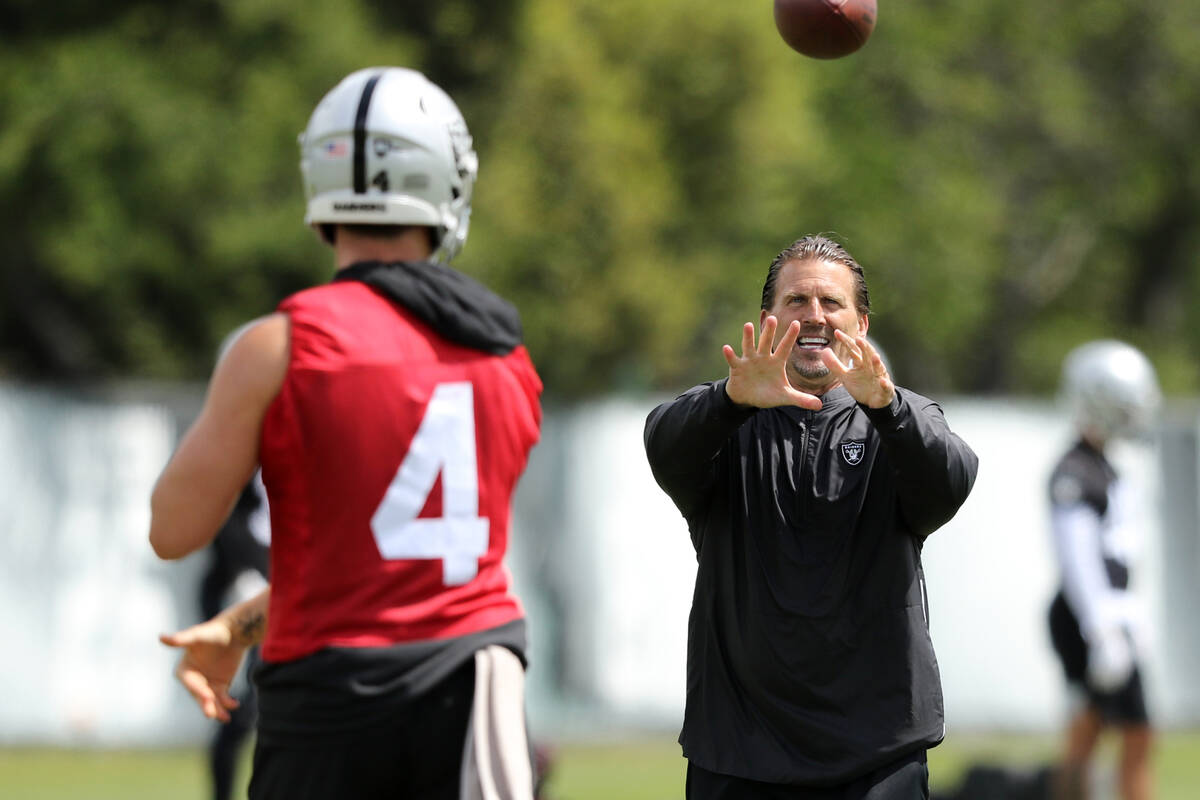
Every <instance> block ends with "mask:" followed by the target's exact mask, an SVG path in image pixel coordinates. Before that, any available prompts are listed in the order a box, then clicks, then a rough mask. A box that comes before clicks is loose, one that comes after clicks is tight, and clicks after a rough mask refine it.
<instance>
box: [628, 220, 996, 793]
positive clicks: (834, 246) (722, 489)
mask: <svg viewBox="0 0 1200 800" xmlns="http://www.w3.org/2000/svg"><path fill="white" fill-rule="evenodd" d="M869 312H870V299H869V295H868V293H867V286H866V280H865V278H864V276H863V270H862V267H861V266H860V265H859V264H858V263H857V262H856V261H855V260H854V258H853V257H852V256H851V255H850V254H849V253H848V252H847V251H846V250H845V249H844V248H843V247H842V246H841V245H840V244H838V243H837V242H835V241H833V240H831V239H828V238H826V237H823V236H807V237H804V238H802V239H799V240H798V241H796V242H794V243H793V244H792V245H790V246H789V247H788V248H786V249H785V250H783V251H782V252H781V253H779V255H778V256H776V257H775V259H774V260H773V261H772V263H771V266H770V269H769V270H768V273H767V279H766V282H765V285H764V286H763V292H762V306H761V311H760V315H759V327H760V331H759V337H758V342H757V344H756V343H755V329H754V325H753V323H749V322H748V323H746V325H745V326H744V328H743V332H742V347H741V355H740V356H739V355H737V354H736V353H735V351H734V350H733V348H732V347H729V346H728V345H727V346H726V347H725V348H724V354H725V360H726V362H727V363H728V365H729V374H728V376H727V377H726V378H723V379H721V380H718V381H715V382H713V383H706V384H703V385H701V386H697V387H695V388H693V389H690V390H689V391H687V392H685V393H684V394H682V395H680V396H679V397H678V398H676V399H675V400H673V401H670V402H667V403H664V404H662V405H660V406H658V407H657V408H655V409H654V410H653V411H652V412H650V415H649V417H648V418H647V421H646V430H645V443H646V453H647V456H648V458H649V461H650V466H651V468H652V470H653V473H654V476H655V479H656V480H657V481H658V483H659V485H660V486H661V487H662V488H663V490H664V491H665V492H666V493H667V494H668V495H669V496H670V497H671V499H672V500H673V501H674V502H675V505H676V506H677V507H678V508H679V510H680V512H681V513H682V514H683V516H684V518H685V519H686V520H687V523H688V529H689V531H690V533H691V538H692V544H693V545H694V547H695V549H696V556H697V560H698V570H697V573H696V585H695V593H694V595H693V599H692V610H691V617H690V620H689V625H688V664H687V694H686V697H687V700H686V707H685V711H684V722H683V730H682V732H681V733H680V737H679V741H680V744H681V745H682V746H683V754H684V756H685V757H686V758H687V760H688V765H687V783H686V793H687V797H688V798H689V800H716V799H717V798H730V799H732V798H738V800H745V799H746V798H749V799H751V800H753V799H754V798H771V799H772V800H782V799H784V798H795V799H796V800H801V799H803V800H920V799H923V798H927V797H928V793H929V784H928V768H927V764H926V750H927V749H928V748H930V747H933V746H934V745H936V744H938V743H939V742H940V741H941V740H942V737H943V736H944V735H945V724H944V721H943V712H942V693H941V678H940V676H939V674H938V667H937V661H936V659H935V656H934V651H933V645H932V642H931V641H930V638H929V631H928V609H927V596H926V592H925V581H924V574H923V570H922V567H921V550H922V547H923V545H924V542H925V538H926V537H927V536H928V535H929V534H930V533H932V532H933V531H935V530H937V529H938V528H939V527H941V526H942V525H944V524H945V523H946V522H947V521H949V520H950V519H951V518H952V517H953V516H954V514H955V513H956V512H957V511H958V508H959V506H960V505H961V504H962V503H963V502H964V501H965V500H966V498H967V495H968V493H969V492H970V490H971V487H972V485H973V484H974V480H975V474H976V470H977V466H978V460H977V458H976V456H975V454H974V452H973V451H972V450H971V448H970V447H968V446H967V445H966V443H965V442H963V441H962V440H961V439H960V438H959V437H958V436H957V435H956V434H955V433H953V432H952V431H951V430H950V427H949V425H948V424H947V422H946V419H945V417H944V416H943V414H942V410H941V408H940V407H939V406H938V405H937V404H936V403H935V402H933V401H932V400H929V399H927V398H924V397H922V396H920V395H918V394H917V393H915V392H912V391H910V390H908V389H904V388H901V387H898V386H896V385H895V384H894V383H893V381H892V379H891V376H890V375H889V374H888V371H887V367H886V365H885V364H884V363H883V361H882V359H881V358H880V356H879V353H878V352H877V351H876V349H875V347H874V346H873V345H872V344H871V343H870V342H869V341H868V339H867V328H868V324H869Z"/></svg>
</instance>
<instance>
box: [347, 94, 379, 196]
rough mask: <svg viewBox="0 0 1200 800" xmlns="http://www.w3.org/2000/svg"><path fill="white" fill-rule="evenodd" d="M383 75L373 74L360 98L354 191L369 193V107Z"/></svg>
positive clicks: (355, 120) (355, 145) (355, 147)
mask: <svg viewBox="0 0 1200 800" xmlns="http://www.w3.org/2000/svg"><path fill="white" fill-rule="evenodd" d="M381 77H383V73H382V72H380V73H379V74H377V75H372V76H371V78H370V80H368V81H367V85H366V86H364V87H363V92H362V97H360V98H359V100H358V111H357V112H356V113H355V114H354V193H355V194H366V193H367V109H369V108H370V107H371V95H372V94H374V92H375V84H377V83H379V79H380V78H381Z"/></svg>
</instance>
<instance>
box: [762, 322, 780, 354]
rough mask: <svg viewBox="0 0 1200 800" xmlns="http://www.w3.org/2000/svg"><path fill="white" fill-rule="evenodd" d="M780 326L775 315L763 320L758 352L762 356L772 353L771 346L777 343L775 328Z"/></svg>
mask: <svg viewBox="0 0 1200 800" xmlns="http://www.w3.org/2000/svg"><path fill="white" fill-rule="evenodd" d="M777 327H779V320H777V319H776V318H775V316H774V315H771V316H769V317H767V318H766V319H765V320H763V324H762V332H761V333H759V335H758V354H759V355H760V356H769V355H771V347H772V345H774V343H775V329H776V328H777Z"/></svg>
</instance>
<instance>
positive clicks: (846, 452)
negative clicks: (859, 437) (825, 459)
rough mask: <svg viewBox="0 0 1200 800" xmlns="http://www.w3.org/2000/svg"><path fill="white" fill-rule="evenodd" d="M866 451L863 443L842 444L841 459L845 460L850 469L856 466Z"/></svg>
mask: <svg viewBox="0 0 1200 800" xmlns="http://www.w3.org/2000/svg"><path fill="white" fill-rule="evenodd" d="M866 451H867V445H866V443H865V442H842V458H844V459H846V463H847V464H849V465H850V466H852V467H856V466H858V463H859V462H860V461H862V460H863V453H865V452H866Z"/></svg>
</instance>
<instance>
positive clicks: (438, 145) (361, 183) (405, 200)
mask: <svg viewBox="0 0 1200 800" xmlns="http://www.w3.org/2000/svg"><path fill="white" fill-rule="evenodd" d="M478 169H479V161H478V158H477V156H476V155H475V150H474V149H473V146H472V141H471V134H470V133H469V132H468V131H467V123H466V121H465V120H464V119H463V116H462V114H461V113H460V112H459V110H458V106H456V105H455V104H454V101H453V100H451V99H450V96H449V95H447V94H446V93H445V92H444V91H442V90H441V89H440V88H438V87H437V86H436V85H435V84H433V83H432V82H430V81H429V80H428V79H427V78H426V77H425V76H424V75H422V74H421V73H419V72H416V71H415V70H411V69H404V68H402V67H373V68H370V69H363V70H359V71H357V72H354V73H351V74H350V75H348V76H346V77H345V78H343V79H342V81H341V82H340V83H339V84H338V85H337V86H335V87H333V89H331V90H330V91H329V93H328V94H326V95H325V97H324V98H322V99H321V102H320V103H318V104H317V107H316V109H315V110H314V111H313V113H312V117H311V118H310V119H309V121H308V127H307V128H306V129H305V131H304V133H302V134H300V171H301V173H302V174H303V176H304V193H305V197H306V198H307V199H308V210H307V213H306V214H305V218H304V221H305V222H306V223H308V224H314V223H346V224H365V225H427V226H429V227H430V228H432V229H433V231H434V241H435V244H434V255H433V257H434V260H436V261H442V262H446V261H449V260H450V259H451V258H453V257H454V256H455V254H457V253H458V251H459V250H460V249H461V248H462V246H463V243H464V242H465V241H466V239H467V227H468V224H469V222H470V218H471V190H472V188H473V187H474V185H475V176H476V174H477V172H478Z"/></svg>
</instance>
